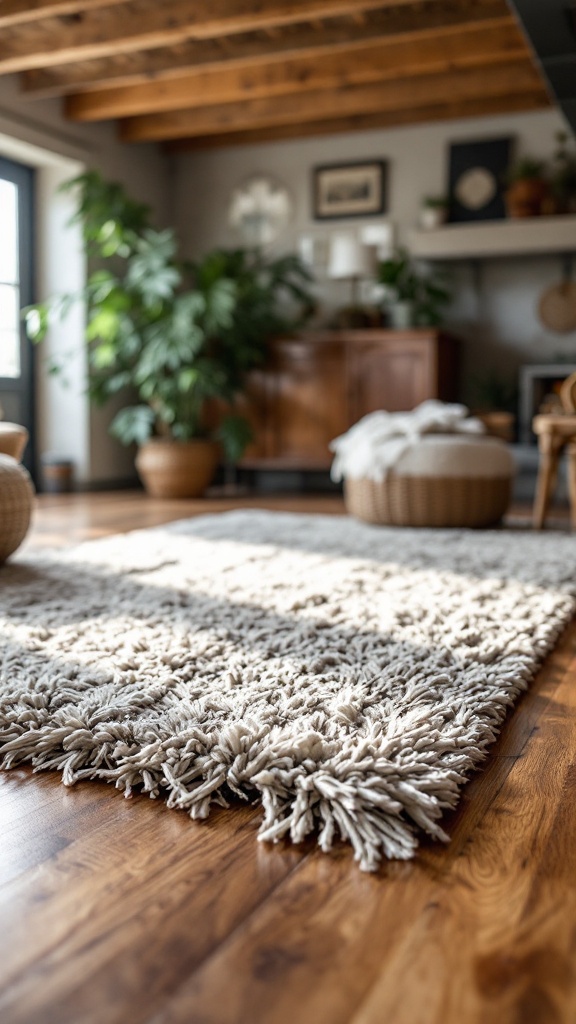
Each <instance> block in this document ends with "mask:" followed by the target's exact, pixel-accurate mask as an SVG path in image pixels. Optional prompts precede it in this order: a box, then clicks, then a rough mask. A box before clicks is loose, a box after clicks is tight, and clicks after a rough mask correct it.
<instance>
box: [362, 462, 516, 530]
mask: <svg viewBox="0 0 576 1024" xmlns="http://www.w3.org/2000/svg"><path fill="white" fill-rule="evenodd" d="M511 496H512V481H511V479H510V477H496V478H487V477H467V478H463V477H424V476H399V475H397V474H395V473H394V472H390V473H389V474H388V476H387V478H386V480H384V481H382V482H381V483H377V482H376V481H374V480H368V479H365V478H363V479H360V480H354V479H348V480H346V481H345V483H344V500H345V503H346V508H347V510H348V512H350V513H351V514H352V515H353V516H357V518H358V519H363V520H364V521H365V522H367V523H378V524H381V525H383V526H492V525H494V523H497V522H499V520H500V519H501V518H502V516H503V515H504V513H505V512H506V510H507V508H508V506H509V504H510V499H511Z"/></svg>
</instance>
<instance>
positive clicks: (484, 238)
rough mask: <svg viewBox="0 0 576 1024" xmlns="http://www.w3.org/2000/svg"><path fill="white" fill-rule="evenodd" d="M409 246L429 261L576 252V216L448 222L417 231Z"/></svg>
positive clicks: (414, 252) (415, 253) (417, 255)
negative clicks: (439, 226)
mask: <svg viewBox="0 0 576 1024" xmlns="http://www.w3.org/2000/svg"><path fill="white" fill-rule="evenodd" d="M409 249H410V252H411V253H412V255H413V256H415V257H417V258H420V259H428V260H460V259H488V258H493V259H494V258H498V257H501V256H532V255H536V254H538V253H552V254H553V253H566V252H573V253H576V217H573V216H570V217H559V216H557V217H531V218H530V219H526V220H521V219H518V220H499V221H486V222H484V223H479V222H475V223H472V224H447V225H445V226H444V227H441V228H437V229H435V230H433V231H413V232H412V234H411V236H410V239H409Z"/></svg>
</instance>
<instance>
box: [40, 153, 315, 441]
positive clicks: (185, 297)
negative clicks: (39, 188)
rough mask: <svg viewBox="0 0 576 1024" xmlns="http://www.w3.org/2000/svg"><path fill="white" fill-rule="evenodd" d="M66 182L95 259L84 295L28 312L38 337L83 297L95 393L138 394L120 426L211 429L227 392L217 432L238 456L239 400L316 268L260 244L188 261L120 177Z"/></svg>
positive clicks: (182, 432) (137, 433) (102, 397)
mask: <svg viewBox="0 0 576 1024" xmlns="http://www.w3.org/2000/svg"><path fill="white" fill-rule="evenodd" d="M65 187H66V188H75V189H77V195H78V206H77V212H76V215H75V219H76V220H77V221H79V222H80V224H81V226H82V231H83V237H84V241H85V245H86V248H87V252H88V255H89V257H92V258H93V259H95V260H96V261H97V264H96V266H95V268H94V269H93V270H92V272H91V273H90V275H89V277H88V281H87V284H86V287H85V289H84V291H83V292H82V294H81V296H70V295H65V296H59V297H55V298H53V299H51V300H49V301H48V302H46V303H41V304H38V305H36V306H32V307H29V308H28V309H27V310H26V311H25V317H26V325H27V331H28V334H29V336H30V337H31V338H33V339H34V340H41V339H42V338H43V337H44V336H45V334H46V332H47V330H48V328H49V326H50V324H51V323H53V322H54V321H55V320H57V319H58V318H59V317H62V316H65V315H66V314H67V312H68V310H69V308H70V305H71V303H72V302H73V301H74V299H75V298H79V297H80V298H83V299H84V301H85V303H86V309H87V322H86V343H87V346H88V363H89V372H88V391H89V395H90V397H91V399H93V400H94V401H95V402H97V403H99V404H103V403H105V402H107V401H108V400H109V399H111V398H112V397H113V396H115V395H117V394H118V393H121V392H123V391H124V390H125V389H128V390H127V392H126V393H127V394H129V393H131V394H132V396H133V398H131V399H130V400H129V404H127V405H126V406H125V407H124V408H122V409H121V410H120V412H119V413H118V414H117V415H116V416H115V417H114V419H113V421H112V424H111V427H110V430H111V433H112V434H114V435H115V436H116V437H117V438H118V439H119V440H120V441H122V442H123V443H125V444H130V443H132V442H136V443H137V444H140V445H142V444H144V443H145V442H146V441H148V440H149V439H150V438H152V437H154V436H159V437H164V438H170V439H172V440H174V441H190V440H191V439H194V438H199V437H203V436H205V435H206V433H207V431H206V426H205V408H206V403H207V402H208V400H210V399H220V400H222V401H223V403H224V404H225V405H226V406H227V407H228V408H229V409H230V410H231V411H230V413H229V414H228V415H226V416H224V417H223V418H221V422H220V425H219V428H218V431H217V435H218V439H219V441H220V442H221V444H222V446H223V448H224V453H225V458H227V459H228V460H230V461H236V460H237V459H238V458H239V457H240V455H241V454H242V451H243V448H244V447H245V444H246V443H247V441H248V440H249V437H250V431H249V428H248V424H247V423H246V421H245V420H243V419H242V417H239V416H237V415H235V414H234V401H235V398H236V397H237V396H238V394H239V393H240V392H241V391H242V389H243V387H244V382H245V378H246V374H247V373H248V372H249V371H250V370H251V369H253V368H254V367H256V366H257V365H258V364H259V363H261V362H262V361H263V359H264V358H265V353H266V342H267V340H268V339H269V338H270V337H271V336H273V335H274V334H279V333H284V332H286V331H289V330H292V329H294V328H295V327H296V326H298V324H299V323H301V322H303V319H304V318H305V316H306V314H307V313H308V312H309V310H310V309H311V298H310V293H309V282H310V278H309V274H308V272H307V270H306V269H305V267H304V266H303V264H302V263H301V262H300V260H299V259H298V258H297V257H295V256H292V255H288V256H284V257H280V258H276V259H269V258H266V257H265V256H264V255H263V254H262V253H261V252H259V251H256V250H243V249H237V250H231V251H227V250H216V251H213V252H211V253H209V254H208V255H207V256H205V257H204V258H203V259H202V260H200V261H199V262H190V261H185V260H181V259H179V258H178V254H177V243H176V237H175V233H174V231H173V230H172V229H167V230H163V231H159V230H157V229H155V228H154V227H152V224H151V221H150V211H149V208H148V207H147V206H145V205H144V204H141V203H137V202H134V201H133V200H132V199H130V198H129V197H128V196H127V195H126V193H125V191H124V189H123V187H122V186H121V185H119V184H116V183H111V182H106V181H104V180H103V179H102V178H101V177H100V175H99V174H97V173H96V172H93V171H91V172H88V173H86V174H83V175H81V176H80V177H79V178H75V179H74V180H73V181H71V182H69V183H67V185H66V186H65ZM134 399H135V400H134Z"/></svg>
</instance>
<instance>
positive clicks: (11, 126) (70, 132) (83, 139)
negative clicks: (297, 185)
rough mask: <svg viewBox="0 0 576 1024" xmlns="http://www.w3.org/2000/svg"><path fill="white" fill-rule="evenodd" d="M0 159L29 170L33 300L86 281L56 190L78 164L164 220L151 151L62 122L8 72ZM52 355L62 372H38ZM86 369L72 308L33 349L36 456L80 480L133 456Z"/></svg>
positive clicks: (1, 94) (163, 183)
mask: <svg viewBox="0 0 576 1024" xmlns="http://www.w3.org/2000/svg"><path fill="white" fill-rule="evenodd" d="M0 155H3V156H6V157H9V158H10V159H13V160H17V161H19V162H21V163H25V164H28V165H29V166H32V167H35V168H36V169H37V189H36V193H37V194H36V240H37V246H36V248H37V266H36V288H37V295H36V298H37V299H38V300H40V299H43V298H46V297H47V296H48V295H52V294H55V293H59V292H67V291H74V290H77V289H78V288H80V287H81V286H82V283H83V281H84V280H85V274H86V267H85V260H84V255H83V251H82V244H81V237H80V232H79V229H78V227H77V226H72V227H71V226H70V225H69V223H68V221H69V218H70V215H71V213H72V211H73V208H74V203H73V199H72V198H71V196H69V195H62V194H59V193H58V191H57V189H58V185H59V184H60V183H61V182H63V181H66V180H67V179H69V178H71V177H73V176H74V175H75V174H78V173H80V171H81V170H82V169H83V168H85V167H90V168H98V169H99V170H101V171H102V173H103V174H104V175H105V176H106V177H108V178H111V179H115V180H119V181H122V182H124V184H125V185H126V186H127V188H128V189H129V191H130V194H131V195H132V196H133V197H134V198H136V199H139V200H141V201H143V202H147V203H149V204H150V205H151V206H152V208H153V210H154V213H155V219H156V221H157V223H159V224H164V223H168V222H169V214H170V210H169V205H168V197H169V196H170V189H169V188H168V187H167V181H168V169H167V165H166V161H165V160H164V158H163V157H162V155H161V154H160V152H159V150H158V149H157V147H155V146H133V147H132V146H127V145H125V144H123V143H120V142H119V141H118V140H117V138H116V131H115V128H114V126H113V125H72V124H69V123H67V122H66V121H65V120H64V119H63V117H62V115H61V110H60V103H59V101H57V100H43V101H31V100H30V99H27V98H25V97H23V96H21V95H20V93H19V89H18V83H17V80H16V78H15V77H8V78H0ZM54 357H56V358H60V359H61V360H62V359H64V361H65V363H66V372H65V374H64V375H63V376H62V377H51V376H50V375H49V374H48V373H47V365H48V362H49V360H50V359H52V358H54ZM85 371H86V360H85V348H84V341H83V313H82V309H81V308H80V307H77V308H75V309H74V311H73V312H72V314H71V315H70V316H69V317H67V318H66V320H65V321H64V322H63V323H61V324H59V325H57V327H54V328H53V329H52V330H51V331H50V334H49V336H48V337H47V339H46V341H45V342H44V343H43V345H42V346H40V347H39V349H38V352H37V406H38V409H37V413H38V415H37V448H38V452H39V454H42V453H44V452H56V453H58V454H59V455H61V456H63V457H67V458H72V459H73V461H74V463H75V468H76V474H77V479H78V481H79V482H80V483H87V482H89V483H98V482H108V481H114V480H122V479H124V478H126V477H130V476H132V475H133V472H134V470H133V457H132V453H131V452H129V451H127V450H126V449H124V448H123V447H122V446H121V445H120V444H119V443H118V442H117V441H115V440H114V439H113V438H111V437H110V436H109V434H108V432H107V424H108V421H109V419H110V413H109V412H108V411H106V412H103V411H102V410H96V409H94V408H92V407H90V406H89V404H88V401H87V398H86V394H85Z"/></svg>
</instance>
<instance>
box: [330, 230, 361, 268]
mask: <svg viewBox="0 0 576 1024" xmlns="http://www.w3.org/2000/svg"><path fill="white" fill-rule="evenodd" d="M369 273H370V266H369V259H368V252H367V250H366V246H365V245H363V244H362V242H361V241H360V239H359V238H358V236H357V235H354V234H352V233H351V232H341V233H338V234H336V235H333V236H332V238H331V239H330V258H329V261H328V276H329V277H333V278H335V279H337V278H350V277H365V276H367V275H368V274H369Z"/></svg>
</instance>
